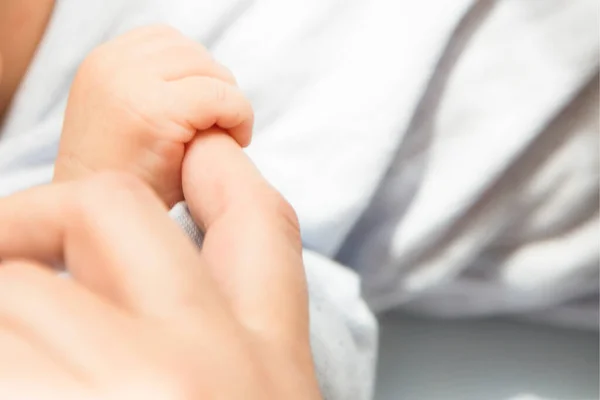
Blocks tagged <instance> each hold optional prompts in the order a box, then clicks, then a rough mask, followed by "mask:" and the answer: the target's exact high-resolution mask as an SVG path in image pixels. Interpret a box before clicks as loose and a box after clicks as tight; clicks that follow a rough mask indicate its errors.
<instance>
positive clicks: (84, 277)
mask: <svg viewBox="0 0 600 400" xmlns="http://www.w3.org/2000/svg"><path fill="white" fill-rule="evenodd" d="M183 170H184V173H183V176H184V182H185V183H184V190H185V191H186V197H189V198H193V199H195V200H194V201H192V202H190V207H191V210H192V213H193V215H194V217H195V218H196V220H197V222H198V223H199V224H200V225H202V226H204V227H205V229H206V238H207V239H206V242H205V244H204V247H203V249H202V251H201V252H198V251H197V249H196V248H195V246H194V245H193V244H192V243H191V242H190V241H189V240H188V239H187V237H186V236H185V235H184V234H183V233H182V231H181V230H180V229H179V228H178V227H177V226H176V225H175V223H174V222H173V221H171V220H170V219H169V217H168V216H167V213H166V208H165V206H164V204H163V203H162V201H161V200H160V199H159V198H158V197H157V196H156V195H155V193H154V192H153V191H152V190H151V189H150V188H149V187H148V186H147V185H146V184H145V183H144V182H142V181H141V180H139V179H138V178H136V177H134V176H132V175H123V174H116V173H108V174H95V175H93V176H91V177H88V178H84V179H81V180H77V181H71V182H64V183H59V184H52V185H48V186H45V187H38V188H34V189H31V190H29V191H25V192H22V193H20V194H16V195H14V196H12V197H8V198H3V199H0V220H2V221H3V223H2V224H1V225H0V257H2V259H3V260H4V262H3V263H2V264H1V265H0V353H1V354H8V355H10V358H9V357H2V358H0V398H7V399H10V398H36V399H40V400H46V399H131V398H144V399H150V400H152V399H161V400H162V399H173V400H179V399H182V400H184V399H185V400H187V399H190V400H191V399H200V398H206V399H209V398H210V399H212V398H215V399H217V398H218V399H241V398H243V399H249V400H253V399H256V400H259V399H260V400H270V399H290V400H294V399H298V400H300V399H302V400H311V399H319V398H320V395H319V393H318V388H317V384H316V379H315V376H314V371H313V363H312V358H311V353H310V346H309V330H308V311H307V294H306V285H305V279H304V272H303V267H302V257H301V245H300V235H299V231H298V224H297V220H296V217H295V214H294V212H293V210H292V208H291V207H290V206H289V204H288V203H286V202H285V200H284V199H283V198H282V197H281V196H280V195H279V194H278V193H277V192H276V191H275V190H273V189H272V188H271V187H270V186H269V185H268V184H267V183H266V182H265V181H264V180H263V178H262V177H261V176H260V174H259V173H258V172H257V170H256V169H255V167H254V166H253V165H252V163H251V162H250V161H249V160H248V159H247V158H246V156H245V154H244V153H243V152H242V151H241V149H240V147H239V145H238V144H237V143H235V142H234V141H233V140H232V139H231V138H230V137H229V136H226V135H223V134H221V133H218V132H211V131H209V132H207V133H204V134H202V135H200V136H198V137H197V138H195V139H194V140H193V142H192V143H191V144H190V149H189V152H188V154H187V155H186V159H185V161H184V168H183ZM197 171H208V172H206V173H204V172H202V173H198V172H197ZM191 182H193V184H192V183H191ZM200 194H201V195H200ZM40 199H44V201H43V202H40ZM200 199H202V200H201V201H199V200H200ZM31 210H35V212H34V213H32V212H31ZM123 221H127V223H126V224H124V223H123ZM40 233H43V234H40ZM56 261H63V262H65V263H66V264H67V265H68V267H69V270H70V272H71V273H72V275H73V279H72V280H67V279H63V278H60V277H58V276H56V275H55V274H53V273H52V272H50V271H49V265H50V264H51V263H53V262H56ZM140 277H143V279H140ZM267 277H268V278H267ZM265 278H267V279H265ZM15 360H16V361H15Z"/></svg>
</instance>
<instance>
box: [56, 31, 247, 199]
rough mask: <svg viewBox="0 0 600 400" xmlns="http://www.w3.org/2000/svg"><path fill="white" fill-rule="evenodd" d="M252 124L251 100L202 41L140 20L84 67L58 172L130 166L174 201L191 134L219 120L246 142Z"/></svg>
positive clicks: (73, 174) (64, 176) (74, 175)
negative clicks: (146, 24) (138, 24)
mask: <svg viewBox="0 0 600 400" xmlns="http://www.w3.org/2000/svg"><path fill="white" fill-rule="evenodd" d="M252 124H253V111H252V107H251V105H250V103H249V101H248V100H247V99H246V98H245V97H244V95H243V94H242V93H241V91H240V90H239V89H238V87H237V85H236V81H235V79H234V77H233V76H232V74H231V73H230V72H229V71H228V70H227V69H226V68H225V67H223V66H221V65H219V64H218V63H217V62H216V61H215V60H213V59H212V57H211V56H210V54H209V53H208V52H207V51H206V49H205V48H204V47H202V46H201V45H200V44H198V43H196V42H194V41H192V40H191V39H188V38H186V37H184V36H183V35H182V34H181V33H179V32H177V31H176V30H174V29H172V28H169V27H166V26H148V27H143V28H139V29H136V30H133V31H131V32H129V33H127V34H125V35H123V36H121V37H118V38H116V39H114V40H112V41H110V42H108V43H106V44H104V45H102V46H100V47H99V48H97V49H96V50H94V51H93V52H92V53H91V54H90V55H89V56H88V57H87V58H86V60H85V61H84V62H83V63H82V65H81V67H80V68H79V71H78V73H77V76H76V77H75V80H74V82H73V85H72V87H71V91H70V95H69V102H68V106H67V111H66V114H65V121H64V128H63V132H62V136H61V143H60V149H59V155H58V158H57V160H56V164H55V176H54V178H55V181H64V180H70V179H79V178H82V177H84V176H87V175H88V174H90V173H94V172H98V171H106V170H115V171H121V172H128V173H130V174H132V175H135V176H138V177H139V178H140V179H142V180H143V181H145V182H146V183H148V184H149V185H150V187H152V188H153V189H154V190H155V191H156V193H157V194H158V195H159V197H160V198H161V199H162V200H163V201H164V202H165V204H167V205H168V206H172V205H174V204H175V203H177V202H178V201H181V200H183V190H182V187H181V182H182V177H181V165H182V162H183V157H184V154H185V150H186V145H187V144H188V143H189V142H190V140H192V138H194V136H195V135H196V134H197V133H198V132H202V131H205V130H206V129H208V128H211V127H213V126H217V127H220V128H222V129H223V130H226V133H228V134H230V135H231V136H232V137H233V138H234V139H236V141H237V142H238V143H239V144H240V145H241V146H246V145H248V144H249V143H250V137H251V135H252ZM223 132H225V131H223Z"/></svg>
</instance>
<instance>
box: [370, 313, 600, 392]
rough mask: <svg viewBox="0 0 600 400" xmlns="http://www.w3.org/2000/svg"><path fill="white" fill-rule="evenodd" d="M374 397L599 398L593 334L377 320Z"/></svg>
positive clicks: (517, 325)
mask: <svg viewBox="0 0 600 400" xmlns="http://www.w3.org/2000/svg"><path fill="white" fill-rule="evenodd" d="M380 340H381V345H380V349H381V350H380V356H379V357H380V358H379V368H378V375H379V380H378V383H377V389H376V400H438V399H440V400H512V399H515V400H516V399H518V398H519V396H520V395H525V394H529V395H536V396H538V397H540V398H544V399H546V398H547V399H550V400H582V399H598V398H599V393H598V384H599V378H598V361H599V360H598V335H597V334H596V333H592V332H578V331H570V330H565V329H556V328H549V327H546V326H539V325H532V324H527V323H515V322H511V321H468V322H467V321H458V322H456V321H452V322H449V321H445V322H441V321H431V320H424V319H418V318H414V317H410V316H405V315H398V314H395V315H387V316H384V317H383V318H382V319H381V339H380Z"/></svg>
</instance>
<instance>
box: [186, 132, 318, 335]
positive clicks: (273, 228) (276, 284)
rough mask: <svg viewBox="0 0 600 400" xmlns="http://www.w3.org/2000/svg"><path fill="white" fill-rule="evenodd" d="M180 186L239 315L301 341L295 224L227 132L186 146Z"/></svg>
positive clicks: (303, 320)
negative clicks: (201, 229)
mask: <svg viewBox="0 0 600 400" xmlns="http://www.w3.org/2000/svg"><path fill="white" fill-rule="evenodd" d="M183 190H184V195H185V198H186V200H187V203H188V206H189V208H190V211H191V213H192V215H193V217H194V219H195V220H196V222H197V223H199V224H200V225H201V226H202V227H203V228H204V230H205V232H206V235H205V238H204V243H203V248H202V257H203V258H204V259H205V260H206V263H207V264H208V265H209V267H210V268H211V271H212V272H213V274H214V275H215V277H216V279H217V281H218V282H219V284H220V287H221V288H222V290H223V291H225V293H226V295H227V297H228V299H229V300H230V302H231V303H232V305H233V308H234V310H235V312H236V314H237V317H238V319H239V320H241V321H242V322H243V323H244V324H245V325H246V326H247V327H249V328H250V329H253V330H255V331H257V332H259V333H261V334H263V335H264V336H267V337H269V338H273V336H275V337H276V338H277V341H281V340H283V341H284V342H288V343H289V342H290V341H291V342H294V343H300V341H306V342H308V341H307V335H308V316H307V295H306V287H305V277H304V269H303V264H302V256H301V250H302V249H301V241H300V235H299V230H298V222H297V219H296V215H295V213H294V211H293V209H292V208H291V207H290V206H289V204H288V203H287V202H286V201H285V200H284V199H283V198H282V197H281V195H279V193H277V192H276V191H275V190H274V189H273V188H272V187H271V186H269V185H268V184H267V182H266V181H265V180H264V179H263V178H262V177H261V175H260V174H259V172H258V170H257V169H256V168H255V167H254V165H253V164H252V162H250V160H249V159H248V158H247V157H246V155H245V154H244V152H243V151H242V150H241V149H240V148H239V146H238V145H237V144H236V143H235V142H234V141H233V140H232V139H231V138H230V137H229V136H227V135H223V134H221V133H219V131H218V130H211V131H209V132H206V133H204V134H201V135H198V136H197V137H196V138H195V139H194V140H193V142H192V143H191V144H190V145H189V148H188V151H187V153H186V157H185V159H184V163H183Z"/></svg>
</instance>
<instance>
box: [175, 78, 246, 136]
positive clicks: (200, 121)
mask: <svg viewBox="0 0 600 400" xmlns="http://www.w3.org/2000/svg"><path fill="white" fill-rule="evenodd" d="M169 87H170V89H171V91H170V92H168V94H167V96H169V97H168V98H167V99H164V102H165V103H166V104H168V105H169V109H170V110H171V115H173V116H174V118H175V120H177V121H181V122H187V124H188V125H190V126H191V127H193V128H194V129H195V130H199V131H203V130H206V129H209V128H211V127H212V126H214V125H217V126H219V127H220V128H223V129H224V130H226V131H228V132H229V134H230V135H231V136H232V137H233V138H234V139H235V140H236V141H237V142H238V143H239V144H240V146H247V145H249V144H250V140H251V138H252V126H253V124H254V111H253V110H252V105H251V104H250V102H249V101H248V99H247V98H246V97H245V96H244V94H243V93H242V92H241V90H240V89H239V88H237V87H236V86H234V85H231V84H228V83H225V82H223V81H221V80H219V79H215V78H211V77H202V76H192V77H188V78H184V79H180V80H177V81H172V82H169ZM195 130H191V131H192V132H194V131H195ZM187 139H188V140H189V139H191V137H189V138H187Z"/></svg>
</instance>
